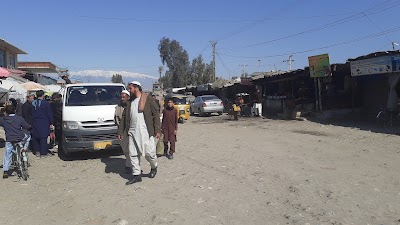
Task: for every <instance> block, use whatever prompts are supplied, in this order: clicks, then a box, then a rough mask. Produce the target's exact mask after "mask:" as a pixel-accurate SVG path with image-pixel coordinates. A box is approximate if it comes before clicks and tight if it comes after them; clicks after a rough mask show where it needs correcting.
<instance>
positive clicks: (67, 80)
mask: <svg viewBox="0 0 400 225" xmlns="http://www.w3.org/2000/svg"><path fill="white" fill-rule="evenodd" d="M61 79H63V80H64V81H65V84H72V82H71V80H70V79H69V77H68V75H62V76H61Z"/></svg>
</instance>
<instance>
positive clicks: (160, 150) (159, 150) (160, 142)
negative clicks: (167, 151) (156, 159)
mask: <svg viewBox="0 0 400 225" xmlns="http://www.w3.org/2000/svg"><path fill="white" fill-rule="evenodd" d="M156 154H157V155H164V134H161V136H160V138H159V139H158V142H157V148H156Z"/></svg>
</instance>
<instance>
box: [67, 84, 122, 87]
mask: <svg viewBox="0 0 400 225" xmlns="http://www.w3.org/2000/svg"><path fill="white" fill-rule="evenodd" d="M80 86H123V87H125V85H124V84H119V83H79V84H67V85H66V87H80Z"/></svg>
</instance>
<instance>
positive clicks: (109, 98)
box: [65, 85, 124, 106]
mask: <svg viewBox="0 0 400 225" xmlns="http://www.w3.org/2000/svg"><path fill="white" fill-rule="evenodd" d="M122 90H124V87H123V86H100V85H99V86H74V87H68V89H67V93H66V98H65V99H66V100H65V106H93V105H117V104H118V103H119V101H120V93H121V91H122Z"/></svg>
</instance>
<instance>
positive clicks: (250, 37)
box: [0, 0, 400, 78]
mask: <svg viewBox="0 0 400 225" xmlns="http://www.w3.org/2000/svg"><path fill="white" fill-rule="evenodd" d="M399 4H400V1H398V0H350V1H349V0H347V1H344V0H335V1H325V0H324V1H321V0H280V1H266V0H248V1H235V2H234V1H228V0H218V1H215V0H214V1H211V0H203V1H183V0H176V1H128V0H125V1H123V0H114V1H109V0H108V1H105V0H97V1H78V0H69V1H57V0H52V1H50V0H35V1H28V0H26V1H22V0H20V1H7V3H6V4H5V3H2V6H3V7H6V10H4V9H5V8H3V7H2V8H3V10H2V12H1V14H0V19H1V21H3V23H2V29H1V31H0V38H3V39H5V40H7V41H8V42H10V43H12V44H14V45H16V46H18V47H20V48H21V49H23V50H25V51H26V52H28V55H26V56H20V60H21V61H51V62H53V63H55V64H56V65H58V66H60V67H64V66H65V67H68V68H69V69H70V70H71V71H81V70H112V71H129V72H136V73H142V74H147V75H151V76H158V69H157V67H158V66H159V65H161V61H160V57H159V52H158V49H157V46H158V43H159V40H160V39H161V38H162V37H163V36H166V37H169V38H171V39H176V40H178V41H179V42H180V43H181V44H182V46H183V47H184V48H185V49H186V50H187V51H188V52H189V54H190V57H191V58H193V57H195V56H197V55H198V54H199V53H202V54H203V56H204V58H205V59H206V60H207V61H210V60H211V47H210V43H209V41H211V40H217V41H218V44H217V52H218V57H217V75H218V76H223V77H225V78H228V77H231V76H237V75H240V73H241V67H240V66H239V65H240V64H248V65H249V66H248V67H247V72H249V73H251V72H255V71H257V70H259V67H258V60H260V64H261V66H260V70H261V71H270V70H273V69H274V64H275V66H276V67H277V69H281V70H285V69H287V67H288V66H287V64H285V63H283V60H285V59H287V57H288V56H287V55H284V56H275V55H281V54H290V53H293V52H300V51H304V50H310V49H316V48H320V47H323V46H327V45H332V44H336V43H342V42H346V41H349V40H353V39H356V38H359V37H365V36H368V35H371V34H376V33H380V32H382V31H385V30H389V29H392V28H396V27H399V26H400V25H398V23H396V22H395V21H396V17H395V16H396V13H397V12H398V11H399V9H400V5H399ZM373 6H377V7H375V8H372V7H373ZM371 8H372V9H371ZM368 9H370V10H368ZM363 11H364V14H360V12H363ZM357 13H358V14H357ZM352 15H356V16H355V17H350V18H349V19H347V20H346V22H345V23H341V24H336V25H335V26H332V27H329V28H327V29H321V30H318V31H315V32H305V33H304V34H301V35H294V36H293V37H291V38H286V39H282V38H283V37H287V36H290V35H293V34H296V33H301V32H304V31H306V30H310V29H313V28H316V27H320V26H323V25H326V24H329V23H332V22H334V21H337V20H340V19H343V18H346V17H349V16H352ZM357 15H358V16H357ZM228 34H234V35H232V36H230V35H228ZM399 34H400V32H399V31H396V32H391V33H388V34H386V35H381V36H377V37H374V38H368V39H365V40H361V41H356V42H352V43H350V44H348V45H338V46H335V47H333V48H328V49H321V50H317V51H311V52H306V53H303V54H295V55H294V60H295V61H294V63H293V68H303V67H304V66H306V65H307V64H308V61H307V57H308V56H311V55H317V54H322V53H329V54H330V57H331V62H332V63H342V62H345V61H346V59H348V58H352V57H357V56H359V55H363V54H367V53H370V52H374V51H383V50H390V49H391V44H390V43H391V42H392V41H394V42H400V37H399ZM274 39H280V40H278V41H274V42H271V43H267V44H261V45H257V46H253V47H245V48H243V46H246V45H252V44H256V43H262V42H268V41H271V40H274ZM261 56H275V57H261Z"/></svg>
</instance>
